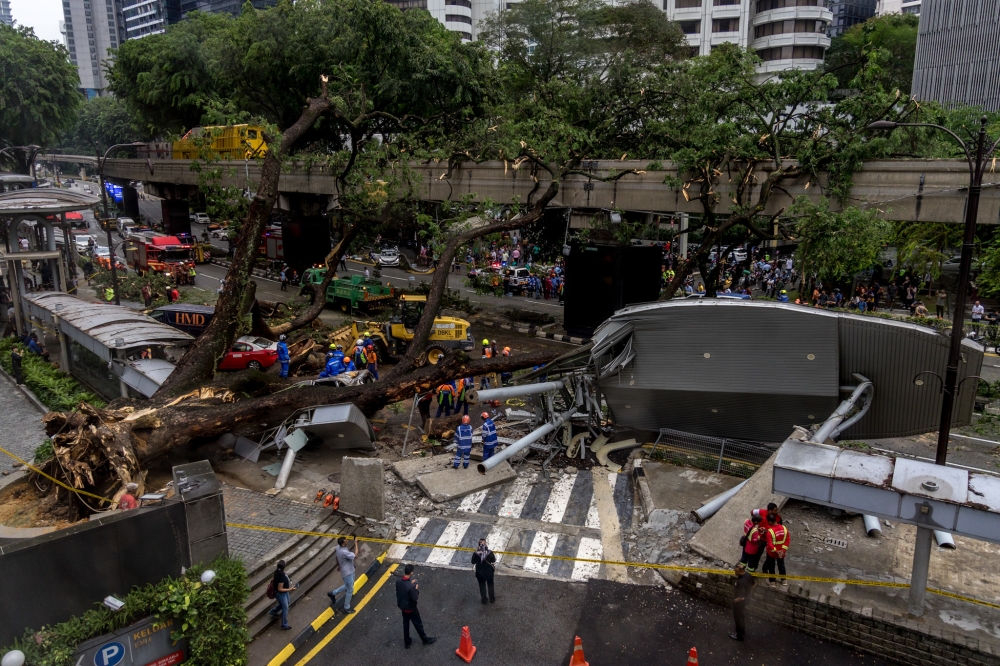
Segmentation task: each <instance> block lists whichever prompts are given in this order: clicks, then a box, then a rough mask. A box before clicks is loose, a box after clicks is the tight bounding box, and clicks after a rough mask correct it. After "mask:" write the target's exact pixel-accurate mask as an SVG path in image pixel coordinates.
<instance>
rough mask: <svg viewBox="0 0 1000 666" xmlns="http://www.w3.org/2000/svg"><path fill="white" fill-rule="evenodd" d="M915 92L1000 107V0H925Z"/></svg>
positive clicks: (958, 102) (955, 103) (944, 101)
mask: <svg viewBox="0 0 1000 666" xmlns="http://www.w3.org/2000/svg"><path fill="white" fill-rule="evenodd" d="M912 93H913V95H914V96H915V97H916V98H917V99H920V100H935V101H938V102H941V103H942V104H945V105H946V106H959V105H966V104H967V105H972V106H981V107H982V108H984V109H985V110H987V111H1000V3H998V2H997V1H996V0H923V3H922V6H921V8H920V28H919V30H918V31H917V56H916V62H915V63H914V66H913V88H912Z"/></svg>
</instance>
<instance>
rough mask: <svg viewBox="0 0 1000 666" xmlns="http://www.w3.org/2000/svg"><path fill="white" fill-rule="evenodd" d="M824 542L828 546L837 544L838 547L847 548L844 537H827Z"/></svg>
mask: <svg viewBox="0 0 1000 666" xmlns="http://www.w3.org/2000/svg"><path fill="white" fill-rule="evenodd" d="M823 543H825V544H826V545H828V546H836V547H837V548H847V542H846V541H844V540H843V539H834V538H833V537H827V538H825V539H823Z"/></svg>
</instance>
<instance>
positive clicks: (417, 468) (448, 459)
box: [392, 453, 455, 486]
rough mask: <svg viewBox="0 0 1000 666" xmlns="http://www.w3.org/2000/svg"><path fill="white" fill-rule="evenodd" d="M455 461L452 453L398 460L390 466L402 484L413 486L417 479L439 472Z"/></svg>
mask: <svg viewBox="0 0 1000 666" xmlns="http://www.w3.org/2000/svg"><path fill="white" fill-rule="evenodd" d="M454 460H455V455H454V454H452V453H443V454H441V455H437V456H424V457H419V456H413V457H411V458H407V459H406V460H400V461H398V462H394V463H393V464H392V471H393V472H395V473H396V476H398V477H399V478H400V479H402V481H403V483H405V484H407V485H411V486H412V485H415V484H416V483H417V477H418V476H420V475H422V474H429V473H431V472H440V471H441V470H443V469H444V468H445V467H446V466H448V465H450V464H451V463H452V461H454Z"/></svg>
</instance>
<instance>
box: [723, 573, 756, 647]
mask: <svg viewBox="0 0 1000 666" xmlns="http://www.w3.org/2000/svg"><path fill="white" fill-rule="evenodd" d="M734 570H735V572H736V594H735V596H734V597H733V620H735V621H736V632H735V633H732V634H729V637H730V638H732V639H733V640H736V641H742V640H743V636H744V634H745V633H746V625H747V620H746V610H747V602H748V601H750V596H751V595H752V594H753V586H754V579H753V576H751V575H750V574H749V573H747V570H746V567H744V566H743V565H742V564H737V565H736V567H735V569H734Z"/></svg>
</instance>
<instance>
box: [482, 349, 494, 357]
mask: <svg viewBox="0 0 1000 666" xmlns="http://www.w3.org/2000/svg"><path fill="white" fill-rule="evenodd" d="M483 356H485V357H486V358H493V350H492V349H490V348H489V347H483Z"/></svg>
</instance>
